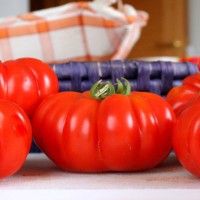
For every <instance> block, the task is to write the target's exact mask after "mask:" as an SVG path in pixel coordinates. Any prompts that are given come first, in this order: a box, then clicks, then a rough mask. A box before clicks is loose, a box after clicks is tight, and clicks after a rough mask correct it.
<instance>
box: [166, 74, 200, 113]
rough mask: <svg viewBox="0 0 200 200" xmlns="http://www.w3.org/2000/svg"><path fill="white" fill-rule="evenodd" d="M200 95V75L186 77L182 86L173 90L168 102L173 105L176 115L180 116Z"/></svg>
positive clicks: (168, 95)
mask: <svg viewBox="0 0 200 200" xmlns="http://www.w3.org/2000/svg"><path fill="white" fill-rule="evenodd" d="M199 94H200V73H196V74H194V75H190V76H188V77H186V78H185V79H184V80H183V82H182V85H181V86H178V87H174V88H172V89H171V90H170V91H169V93H168V94H167V97H166V100H167V101H168V102H169V104H171V106H172V107H173V109H174V112H175V113H176V115H179V114H180V113H181V112H182V111H183V110H184V109H185V108H187V107H188V106H189V105H190V104H193V103H194V102H195V101H196V99H197V98H198V97H199Z"/></svg>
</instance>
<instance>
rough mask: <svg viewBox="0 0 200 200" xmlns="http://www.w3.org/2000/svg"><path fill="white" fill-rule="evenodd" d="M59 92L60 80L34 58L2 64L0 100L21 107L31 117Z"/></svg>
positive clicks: (46, 66)
mask: <svg viewBox="0 0 200 200" xmlns="http://www.w3.org/2000/svg"><path fill="white" fill-rule="evenodd" d="M56 92H58V79H57V76H56V74H55V73H54V71H53V70H52V69H51V68H50V66H49V65H47V64H45V63H44V62H42V61H40V60H37V59H34V58H20V59H17V60H9V61H6V62H4V63H2V62H0V99H2V98H3V99H9V100H11V101H13V102H15V103H17V104H18V105H20V106H21V107H22V108H23V109H24V110H25V111H26V113H27V114H28V115H29V116H31V115H32V113H33V111H34V109H35V108H36V106H37V105H38V104H39V103H40V102H41V100H42V99H43V98H45V97H46V96H48V95H50V94H53V93H56Z"/></svg>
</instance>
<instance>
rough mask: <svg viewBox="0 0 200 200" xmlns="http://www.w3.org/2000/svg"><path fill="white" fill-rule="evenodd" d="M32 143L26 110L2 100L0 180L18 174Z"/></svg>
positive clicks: (0, 117)
mask: <svg viewBox="0 0 200 200" xmlns="http://www.w3.org/2000/svg"><path fill="white" fill-rule="evenodd" d="M31 142H32V127H31V122H30V120H29V118H28V116H27V114H26V113H25V112H24V110H23V109H22V108H21V107H19V106H18V105H17V104H15V103H13V102H11V101H9V100H3V99H2V100H0V178H5V177H7V176H10V175H12V174H14V173H15V172H17V171H18V170H19V169H20V168H21V166H22V165H23V163H24V161H25V159H26V157H27V155H28V152H29V150H30V146H31Z"/></svg>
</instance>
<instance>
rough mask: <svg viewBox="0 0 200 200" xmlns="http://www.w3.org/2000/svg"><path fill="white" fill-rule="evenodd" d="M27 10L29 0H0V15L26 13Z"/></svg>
mask: <svg viewBox="0 0 200 200" xmlns="http://www.w3.org/2000/svg"><path fill="white" fill-rule="evenodd" d="M28 10H29V0H0V17H4V16H13V15H18V14H22V13H26V12H28Z"/></svg>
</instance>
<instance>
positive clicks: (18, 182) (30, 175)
mask: <svg viewBox="0 0 200 200" xmlns="http://www.w3.org/2000/svg"><path fill="white" fill-rule="evenodd" d="M0 196H1V199H6V200H9V199H13V198H15V199H18V198H21V200H22V199H27V198H28V199H29V200H32V199H48V200H51V199H55V198H56V199H66V197H70V198H69V199H70V200H76V199H77V200H78V199H92V200H96V199H97V200H99V199H108V198H109V199H123V200H126V199H127V200H128V199H134V198H133V197H137V199H145V200H146V199H154V200H155V199H160V198H161V199H168V200H169V198H171V199H179V197H181V198H180V199H190V200H196V199H198V200H199V199H200V179H198V178H196V177H194V176H193V175H191V174H190V173H188V172H187V171H186V170H185V169H184V168H183V167H182V166H181V165H180V164H179V163H178V162H177V160H176V158H175V156H174V154H171V155H170V156H169V157H168V158H167V160H166V161H165V162H164V163H162V164H161V165H160V166H158V167H156V168H154V169H152V170H149V171H146V172H133V173H103V174H78V173H69V172H65V171H62V170H60V169H59V168H57V167H56V166H55V165H54V164H53V163H52V162H51V161H50V160H49V159H48V158H47V157H46V156H45V155H44V154H40V153H39V154H29V156H28V158H27V160H26V162H25V164H24V166H23V168H22V169H21V170H20V171H19V172H18V173H16V174H15V175H13V176H11V177H9V178H6V179H2V180H0ZM41 196H43V198H40V197H41ZM2 197H4V198H2ZM64 197H65V198H64ZM84 197H87V198H84ZM67 199H68V198H67Z"/></svg>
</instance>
